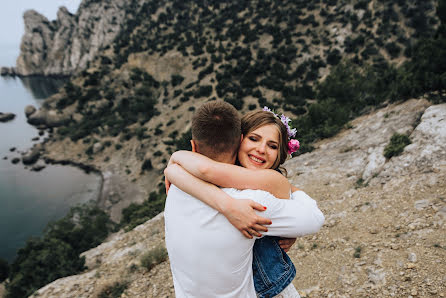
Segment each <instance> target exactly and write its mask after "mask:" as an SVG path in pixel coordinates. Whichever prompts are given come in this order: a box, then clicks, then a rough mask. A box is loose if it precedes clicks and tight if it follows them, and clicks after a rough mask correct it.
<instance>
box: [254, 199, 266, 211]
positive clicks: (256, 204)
mask: <svg viewBox="0 0 446 298" xmlns="http://www.w3.org/2000/svg"><path fill="white" fill-rule="evenodd" d="M251 207H252V209H254V210H258V211H265V210H266V207H265V206H263V205H262V204H259V203H257V202H254V201H251Z"/></svg>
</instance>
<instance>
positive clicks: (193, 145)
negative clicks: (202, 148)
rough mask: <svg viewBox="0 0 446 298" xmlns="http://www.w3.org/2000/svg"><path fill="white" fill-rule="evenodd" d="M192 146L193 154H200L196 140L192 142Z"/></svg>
mask: <svg viewBox="0 0 446 298" xmlns="http://www.w3.org/2000/svg"><path fill="white" fill-rule="evenodd" d="M190 145H191V146H192V152H198V144H197V143H195V141H194V140H190Z"/></svg>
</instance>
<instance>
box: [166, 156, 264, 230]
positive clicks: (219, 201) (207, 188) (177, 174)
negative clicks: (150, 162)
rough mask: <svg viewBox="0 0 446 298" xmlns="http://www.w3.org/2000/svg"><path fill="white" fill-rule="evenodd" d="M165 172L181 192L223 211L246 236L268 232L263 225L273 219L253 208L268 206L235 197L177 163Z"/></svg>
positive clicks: (259, 209)
mask: <svg viewBox="0 0 446 298" xmlns="http://www.w3.org/2000/svg"><path fill="white" fill-rule="evenodd" d="M164 175H165V176H166V178H167V180H168V181H170V182H172V183H173V184H174V185H175V186H177V187H178V188H179V189H181V190H182V191H184V192H186V193H188V194H190V195H191V196H193V197H195V198H197V199H199V200H200V201H202V202H203V203H205V204H207V205H209V206H210V207H211V208H214V209H215V210H217V211H219V212H220V213H222V214H223V215H224V216H225V217H226V218H227V219H228V221H229V222H230V223H231V224H232V225H233V226H234V227H235V228H237V229H238V230H239V231H240V232H241V233H242V234H243V235H244V236H245V237H247V238H250V239H251V238H252V237H253V236H256V237H261V234H260V233H259V232H266V231H268V229H267V228H266V227H264V226H263V225H269V224H271V221H270V220H269V219H268V218H264V217H261V216H259V215H258V214H257V213H256V212H255V211H254V210H258V211H264V210H265V209H266V208H265V207H264V206H262V205H260V204H259V203H257V202H254V201H252V200H236V199H234V198H232V197H230V196H229V195H228V194H226V193H225V192H224V191H223V190H221V189H220V188H218V187H217V186H215V185H213V184H210V183H208V182H205V181H203V180H201V179H198V178H197V177H195V176H193V175H191V174H190V173H189V172H187V171H186V170H184V169H183V168H182V167H181V166H180V165H178V164H171V165H169V166H168V167H167V168H166V169H165V170H164ZM166 188H167V187H166Z"/></svg>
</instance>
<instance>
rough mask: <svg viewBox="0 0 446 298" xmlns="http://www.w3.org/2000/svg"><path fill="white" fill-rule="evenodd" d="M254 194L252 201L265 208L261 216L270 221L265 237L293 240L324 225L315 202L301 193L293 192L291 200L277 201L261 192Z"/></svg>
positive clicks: (322, 216)
mask: <svg viewBox="0 0 446 298" xmlns="http://www.w3.org/2000/svg"><path fill="white" fill-rule="evenodd" d="M254 192H255V193H256V194H255V195H254V196H253V197H252V198H253V200H254V201H256V202H258V203H260V204H262V205H264V206H266V207H267V210H266V211H265V212H264V213H262V215H263V216H266V217H268V218H270V219H271V221H272V224H271V225H270V226H269V227H268V232H266V233H265V235H271V236H281V237H287V238H295V237H299V236H303V235H308V234H313V233H316V232H317V231H319V229H320V228H321V227H322V225H323V223H324V220H325V218H324V215H323V214H322V212H321V211H320V210H319V208H318V207H317V203H316V201H315V200H313V199H312V198H310V197H309V196H308V195H307V194H306V193H304V192H303V191H297V192H294V193H293V196H292V199H291V200H278V199H277V198H275V197H274V196H272V195H271V194H269V193H266V192H263V191H254Z"/></svg>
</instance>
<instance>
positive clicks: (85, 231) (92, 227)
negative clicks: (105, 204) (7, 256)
mask: <svg viewBox="0 0 446 298" xmlns="http://www.w3.org/2000/svg"><path fill="white" fill-rule="evenodd" d="M113 228H114V224H113V223H112V222H111V221H110V219H109V216H108V215H107V214H106V213H105V212H104V211H102V210H100V209H99V208H97V207H92V206H90V205H83V206H78V207H73V208H72V209H71V210H70V212H69V213H68V215H66V216H65V217H64V218H62V219H60V220H57V221H55V222H52V223H50V224H48V225H47V227H46V229H45V232H44V235H43V236H42V237H40V238H31V239H29V240H28V241H27V242H26V245H25V247H23V248H21V249H20V250H19V251H18V253H17V257H16V258H15V259H14V261H13V263H12V264H11V265H10V271H9V281H8V282H7V283H6V290H7V295H6V297H11V298H12V297H14V298H17V297H28V296H29V295H31V294H32V293H33V292H34V291H35V290H37V289H39V288H40V287H42V286H44V285H46V284H48V283H50V282H52V281H53V280H56V279H58V278H60V277H64V276H68V275H73V274H77V273H79V272H81V271H82V270H83V269H84V268H85V266H84V264H85V258H84V257H80V253H82V252H83V251H86V250H88V249H90V248H92V247H95V246H97V245H98V244H100V243H101V242H102V241H103V240H104V239H105V238H106V237H107V235H108V234H109V232H110V231H111V230H112V229H113Z"/></svg>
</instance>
